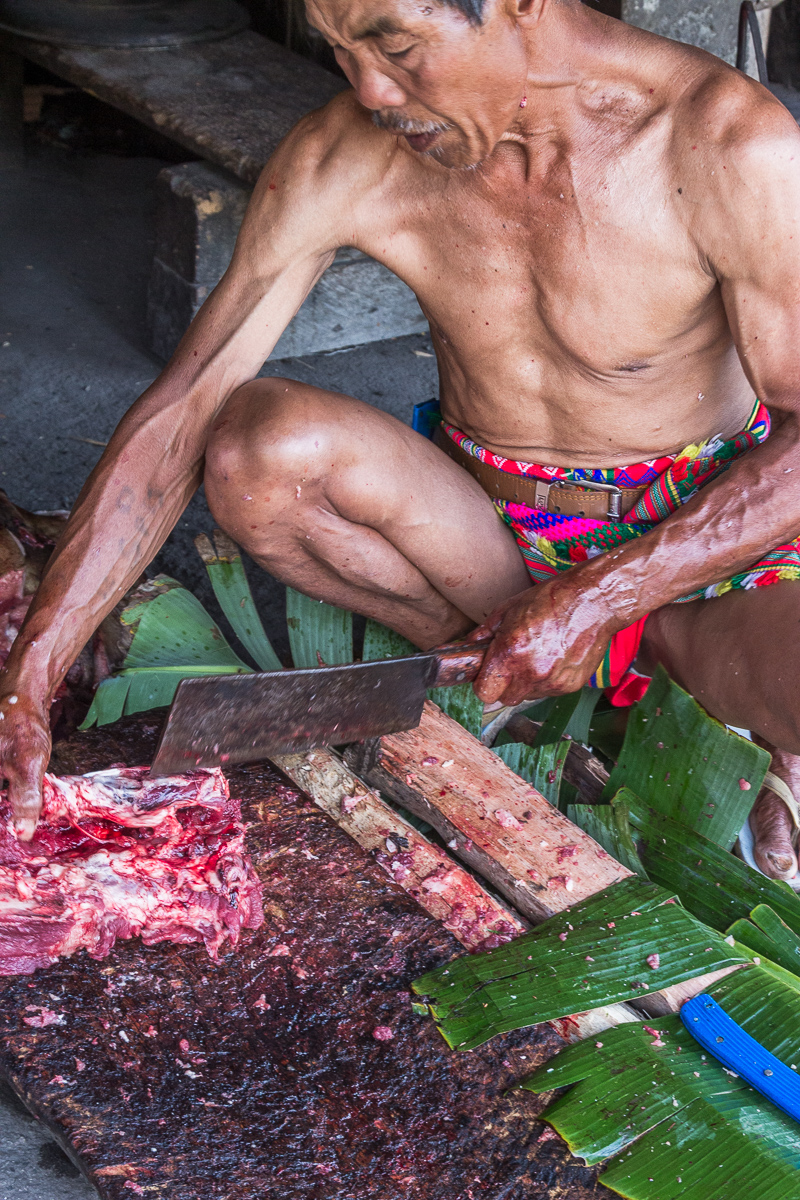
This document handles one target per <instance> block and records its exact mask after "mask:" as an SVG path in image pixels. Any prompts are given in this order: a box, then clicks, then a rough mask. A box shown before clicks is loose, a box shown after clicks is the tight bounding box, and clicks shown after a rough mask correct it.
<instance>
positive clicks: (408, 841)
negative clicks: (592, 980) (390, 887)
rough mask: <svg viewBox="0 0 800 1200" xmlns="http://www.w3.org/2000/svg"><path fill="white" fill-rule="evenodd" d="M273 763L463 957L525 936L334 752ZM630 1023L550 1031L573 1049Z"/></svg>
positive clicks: (521, 925)
mask: <svg viewBox="0 0 800 1200" xmlns="http://www.w3.org/2000/svg"><path fill="white" fill-rule="evenodd" d="M273 762H274V763H275V765H276V766H278V767H279V768H280V769H281V770H282V771H283V772H284V773H285V774H286V775H288V776H289V778H290V779H291V780H292V781H293V782H294V783H296V784H298V786H299V787H301V788H302V789H303V791H304V792H306V794H307V795H309V796H310V797H311V798H312V800H313V801H314V803H315V804H317V805H319V807H320V808H322V809H323V810H324V811H325V812H327V814H328V815H329V816H330V817H332V818H333V820H334V821H335V822H336V824H337V825H338V826H339V828H340V829H344V830H345V831H346V832H347V833H349V834H350V837H352V838H353V839H354V840H355V841H357V842H358V844H359V845H360V846H362V847H363V848H364V849H365V850H367V851H369V852H370V853H371V854H372V855H373V856H374V858H375V860H376V862H378V863H379V864H380V865H381V866H382V867H383V869H384V870H385V871H386V872H387V874H389V875H391V877H392V879H394V881H395V882H396V883H399V884H400V886H401V887H402V888H403V889H404V891H407V892H408V893H409V895H411V896H413V897H414V899H415V900H416V901H417V903H418V904H420V905H421V906H422V907H423V908H424V909H426V910H427V911H428V912H429V913H430V914H431V916H433V917H436V918H437V920H439V921H441V922H442V924H443V925H444V926H445V928H446V929H448V930H449V931H450V933H452V934H453V936H454V937H456V938H458V940H459V941H460V942H461V944H462V945H463V946H465V947H466V949H467V950H470V951H476V950H490V949H491V948H492V947H493V946H497V945H500V944H501V943H502V942H507V941H510V940H511V939H512V938H515V937H518V936H519V934H521V933H524V932H525V930H526V929H527V928H528V924H527V922H526V921H524V920H523V919H521V918H520V916H519V914H518V913H515V912H513V911H512V910H511V909H509V908H506V907H505V906H504V905H502V904H500V902H499V901H498V900H496V899H495V898H494V896H491V895H490V894H489V893H488V892H487V891H486V890H485V889H484V888H482V887H481V885H480V883H479V882H478V880H477V879H475V877H474V876H473V875H471V874H470V873H469V872H468V871H465V870H464V868H463V867H461V866H459V864H458V863H457V862H456V861H455V860H454V859H453V858H451V857H450V855H449V854H447V852H446V851H445V850H442V849H441V847H439V846H435V845H434V844H433V843H432V842H430V841H429V840H428V839H427V838H426V837H425V836H424V835H423V834H421V833H420V832H419V830H417V829H415V828H414V826H413V825H410V824H409V822H408V821H405V820H404V819H403V817H401V815H400V814H399V813H398V812H396V811H395V810H394V809H393V808H391V807H390V806H389V805H388V804H386V803H385V802H384V801H383V800H381V798H380V796H378V794H377V793H376V792H374V791H371V790H370V789H369V788H368V787H367V785H366V784H365V783H364V782H363V780H361V779H359V778H358V776H356V775H354V774H353V772H352V771H351V770H350V769H349V768H348V766H347V765H346V763H344V762H343V760H342V759H341V757H340V756H339V755H338V754H337V753H336V752H335V751H334V750H329V749H317V750H311V751H309V752H308V753H306V754H282V755H277V756H276V757H275V758H274V759H273ZM387 843H388V844H387ZM403 843H405V845H403ZM637 1020H639V1016H638V1014H637V1013H636V1012H635V1011H634V1010H633V1009H632V1008H631V1007H630V1006H629V1005H627V1004H609V1005H606V1006H605V1007H603V1008H597V1009H593V1010H592V1011H591V1012H582V1013H574V1014H572V1015H571V1016H568V1017H563V1018H561V1019H560V1020H557V1021H551V1022H549V1024H550V1025H551V1026H552V1027H553V1029H555V1031H556V1032H557V1033H558V1034H559V1035H560V1036H561V1037H562V1038H563V1039H564V1041H566V1042H578V1041H581V1040H582V1039H583V1038H587V1037H593V1036H596V1035H597V1034H599V1033H602V1032H603V1030H605V1029H610V1028H612V1027H613V1026H615V1025H623V1024H626V1023H628V1022H630V1021H637Z"/></svg>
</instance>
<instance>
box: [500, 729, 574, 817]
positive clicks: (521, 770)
mask: <svg viewBox="0 0 800 1200" xmlns="http://www.w3.org/2000/svg"><path fill="white" fill-rule="evenodd" d="M492 749H493V750H494V752H495V754H496V755H497V756H498V757H499V758H502V760H503V762H504V763H505V764H506V766H507V767H510V768H511V770H512V771H514V772H515V774H517V775H519V776H520V777H521V778H522V779H524V780H525V782H526V783H529V784H530V785H531V787H535V788H536V790H537V792H541V793H542V795H543V796H544V797H545V798H546V799H547V800H549V801H550V803H551V804H554V805H555V806H556V807H558V796H559V790H560V788H561V776H562V774H563V772H564V763H565V762H566V760H567V754H568V752H569V742H556V743H555V744H552V743H551V744H550V745H549V746H538V747H533V746H527V745H526V744H525V743H524V742H506V743H504V744H503V745H497V743H495V745H494V746H493V747H492Z"/></svg>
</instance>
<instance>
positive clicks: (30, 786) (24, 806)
mask: <svg viewBox="0 0 800 1200" xmlns="http://www.w3.org/2000/svg"><path fill="white" fill-rule="evenodd" d="M8 799H9V801H10V804H11V813H12V819H13V826H14V832H15V833H16V835H17V837H18V838H19V839H20V841H21V842H29V841H30V840H31V838H32V837H33V834H34V831H35V829H36V824H37V822H38V820H39V814H40V813H41V811H42V772H39V771H36V770H35V769H33V770H31V771H30V772H29V773H27V774H26V775H16V774H15V775H13V776H10V777H9V780H8Z"/></svg>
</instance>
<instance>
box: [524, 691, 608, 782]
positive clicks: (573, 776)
mask: <svg viewBox="0 0 800 1200" xmlns="http://www.w3.org/2000/svg"><path fill="white" fill-rule="evenodd" d="M541 728H542V722H541V721H531V720H530V719H529V718H528V717H523V716H522V714H521V713H517V714H516V715H515V716H513V717H512V718H511V719H510V721H508V723H507V724H506V726H505V729H506V732H507V733H508V734H509V736H510V737H512V738H513V739H514V741H515V742H524V743H525V745H526V746H532V745H533V743H534V741H535V740H536V735H537V734H538V732H539V730H540V729H541ZM563 740H564V741H565V742H566V743H567V744H568V745H569V750H568V751H567V757H566V760H565V762H564V772H563V777H564V779H566V781H567V783H571V784H572V786H573V787H576V788H577V789H578V791H579V792H580V796H581V799H582V800H583V801H584V803H586V804H599V803H600V802H601V800H602V795H603V789H604V788H605V786H606V784H607V783H608V771H607V770H606V769H605V767H604V766H603V764H602V763H601V762H600V759H599V758H595V756H594V755H593V754H592V752H591V750H587V749H586V747H585V746H582V745H581V744H580V742H574V741H572V739H571V738H564V739H563ZM570 743H571V744H570Z"/></svg>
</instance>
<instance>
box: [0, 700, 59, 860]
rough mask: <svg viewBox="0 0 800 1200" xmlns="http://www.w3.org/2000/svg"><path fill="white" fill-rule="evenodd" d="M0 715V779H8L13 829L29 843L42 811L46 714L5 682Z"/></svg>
mask: <svg viewBox="0 0 800 1200" xmlns="http://www.w3.org/2000/svg"><path fill="white" fill-rule="evenodd" d="M0 716H2V720H0V777H2V778H5V779H7V780H8V796H9V800H10V802H11V811H12V813H13V819H14V830H15V832H16V834H17V836H18V837H19V838H20V840H21V841H23V842H29V841H30V840H31V838H32V837H33V833H34V830H35V829H36V822H37V821H38V819H39V814H40V812H41V810H42V777H43V775H44V773H45V770H46V769H47V763H48V761H49V759H50V747H51V739H50V720H49V714H48V713H47V712H45V711H44V710H43V709H42V708H41V707H39V706H38V705H35V704H33V703H31V701H29V700H28V699H26V697H25V696H24V695H23V694H22V692H14V691H11V690H10V688H9V686H8V683H6V684H5V686H4V687H3V689H2V691H0Z"/></svg>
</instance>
